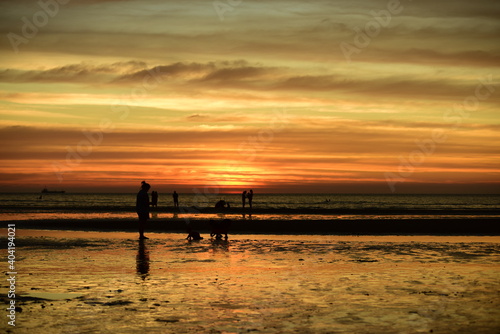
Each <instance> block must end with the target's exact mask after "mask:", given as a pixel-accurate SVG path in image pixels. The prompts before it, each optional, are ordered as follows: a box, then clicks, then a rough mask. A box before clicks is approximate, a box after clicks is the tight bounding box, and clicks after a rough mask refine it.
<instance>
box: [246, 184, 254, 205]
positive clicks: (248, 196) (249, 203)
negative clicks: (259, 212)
mask: <svg viewBox="0 0 500 334" xmlns="http://www.w3.org/2000/svg"><path fill="white" fill-rule="evenodd" d="M247 198H248V205H249V206H250V209H251V208H252V201H253V190H252V189H250V191H249V192H248V193H247Z"/></svg>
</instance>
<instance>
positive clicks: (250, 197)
mask: <svg viewBox="0 0 500 334" xmlns="http://www.w3.org/2000/svg"><path fill="white" fill-rule="evenodd" d="M247 199H248V206H249V207H250V209H251V208H252V201H253V190H252V189H250V190H249V191H248V192H247V191H246V190H245V191H243V192H242V193H241V204H242V207H243V208H244V207H245V205H246V201H247Z"/></svg>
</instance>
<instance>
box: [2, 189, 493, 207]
mask: <svg viewBox="0 0 500 334" xmlns="http://www.w3.org/2000/svg"><path fill="white" fill-rule="evenodd" d="M40 196H41V194H40V193H37V194H33V193H31V194H29V193H10V194H6V193H3V194H0V208H1V209H3V210H4V211H5V209H8V208H9V207H26V208H40V209H45V210H50V209H51V208H61V207H64V208H65V209H66V210H69V211H71V209H75V211H78V210H79V209H81V208H92V207H96V208H98V207H99V208H100V209H101V211H102V209H104V210H105V209H106V208H109V210H110V211H116V210H114V208H116V207H127V206H134V205H135V196H136V194H123V193H122V194H76V193H66V194H43V196H42V197H41V198H40ZM220 199H224V200H225V201H227V202H229V203H231V206H234V207H240V206H241V194H217V195H210V194H209V195H202V194H198V195H197V194H180V196H179V202H180V205H181V206H198V207H201V208H203V207H213V206H214V204H215V203H216V202H217V201H218V200H220ZM253 203H254V207H256V208H257V207H258V208H266V209H354V210H356V209H369V208H376V209H391V210H394V209H401V210H404V209H422V210H429V209H431V210H432V209H441V210H443V209H444V210H446V209H450V210H454V209H465V210H478V209H479V210H485V209H492V210H494V209H500V195H381V194H369V195H367V194H364V195H361V194H360V195H353V194H259V193H256V194H255V195H254V199H253ZM158 205H159V206H160V207H162V206H163V207H165V206H173V200H172V195H171V194H161V193H160V194H159V200H158Z"/></svg>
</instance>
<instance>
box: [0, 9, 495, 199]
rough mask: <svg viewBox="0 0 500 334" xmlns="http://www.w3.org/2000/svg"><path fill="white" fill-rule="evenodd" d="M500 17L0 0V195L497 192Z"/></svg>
mask: <svg viewBox="0 0 500 334" xmlns="http://www.w3.org/2000/svg"><path fill="white" fill-rule="evenodd" d="M43 4H46V5H43ZM42 7H45V9H43V8H42ZM499 18H500V2H499V1H491V0H476V1H470V0H456V1H438V2H436V1H429V0H418V1H416V0H415V1H410V0H405V1H403V0H402V1H401V2H399V1H397V0H389V1H386V0H384V1H374V0H355V1H353V0H342V1H284V0H277V1H274V0H273V1H263V0H258V1H257V0H242V1H237V0H222V1H210V0H203V1H201V0H200V1H169V0H167V1H165V0H142V1H139V0H131V1H121V0H109V1H103V0H72V1H68V0H59V2H57V1H56V0H41V1H34V0H30V1H28V0H18V1H3V0H0V28H1V33H2V38H1V42H0V43H1V44H0V61H1V62H0V115H1V116H0V140H1V143H2V145H1V148H0V150H1V153H0V157H1V162H0V191H5V192H7V191H37V192H38V191H40V190H41V189H42V188H43V187H44V186H47V187H48V188H50V189H64V190H66V191H68V192H81V191H99V192H115V191H129V192H134V191H136V190H137V188H138V187H139V185H140V181H142V180H147V181H148V182H149V183H151V184H152V185H153V188H155V189H156V190H159V191H172V190H173V189H176V190H177V191H178V192H193V191H201V192H203V191H208V190H207V189H209V188H210V189H212V190H211V191H219V192H228V191H235V192H236V191H238V192H240V191H241V190H245V189H250V188H253V189H254V190H255V191H256V192H295V193H300V192H321V193H363V192H368V193H392V192H395V193H408V192H410V193H499V192H500V191H499V190H500V136H499V134H500V112H499V111H500V109H499V107H500V84H499V78H500V19H499ZM205 187H208V188H205Z"/></svg>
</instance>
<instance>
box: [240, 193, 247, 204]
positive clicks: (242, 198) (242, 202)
mask: <svg viewBox="0 0 500 334" xmlns="http://www.w3.org/2000/svg"><path fill="white" fill-rule="evenodd" d="M246 200H247V191H246V190H245V191H244V192H242V193H241V204H242V205H243V208H244V207H245V203H246Z"/></svg>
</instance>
